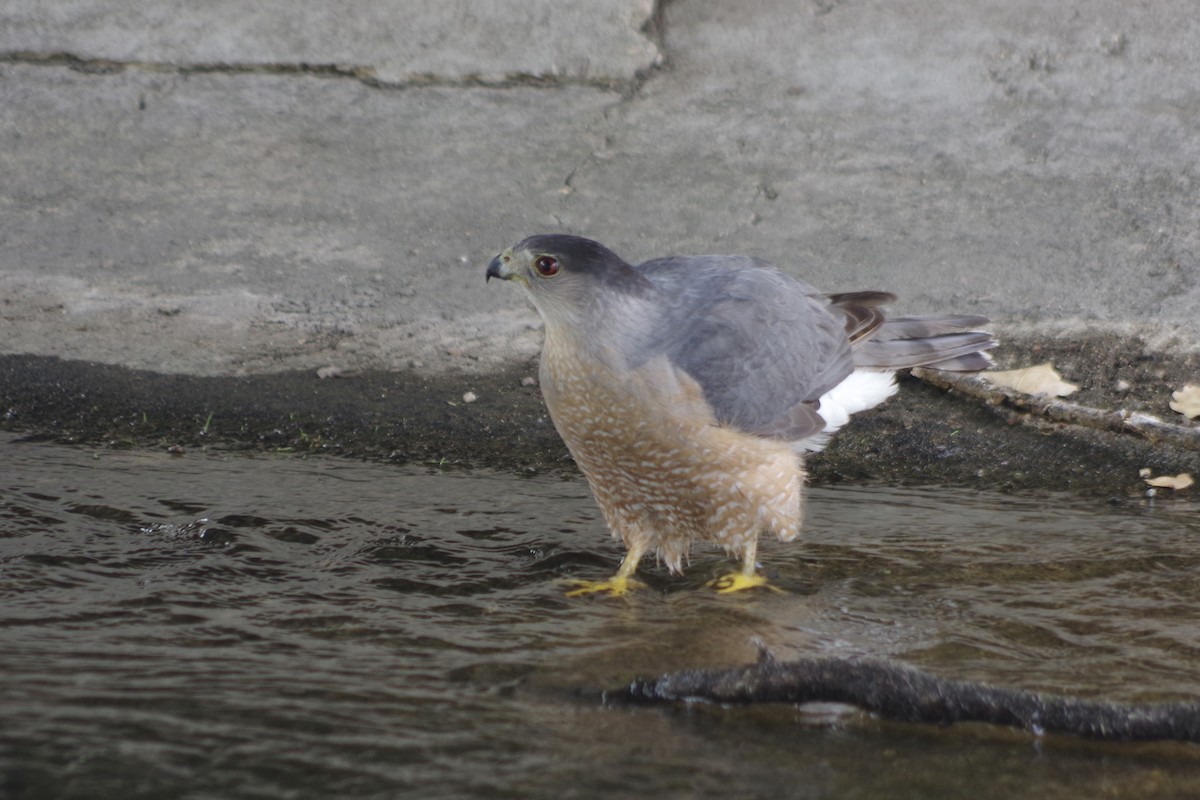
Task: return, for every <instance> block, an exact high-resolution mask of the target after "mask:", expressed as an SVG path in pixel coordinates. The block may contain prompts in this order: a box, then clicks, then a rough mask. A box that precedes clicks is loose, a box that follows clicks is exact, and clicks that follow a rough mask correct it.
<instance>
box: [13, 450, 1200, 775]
mask: <svg viewBox="0 0 1200 800" xmlns="http://www.w3.org/2000/svg"><path fill="white" fill-rule="evenodd" d="M0 455H2V460H0V464H2V466H0V676H3V680H2V681H0V718H2V719H3V726H2V728H0V769H2V771H3V776H2V778H0V781H2V782H0V797H13V798H24V797H29V798H34V797H80V798H83V797H87V798H99V797H120V798H151V797H162V798H223V797H251V798H258V797H262V798H307V797H314V798H315V797H320V798H340V797H380V798H384V797H388V798H390V797H421V798H441V797H447V798H449V797H485V796H486V797H555V798H558V797H564V798H565V797H643V796H644V797H656V798H666V797H671V798H673V797H680V798H683V797H701V798H704V797H713V798H716V797H720V798H729V797H779V796H786V797H812V798H824V797H838V798H847V797H851V798H884V797H886V798H905V797H913V798H918V797H919V798H961V797H963V796H972V797H973V798H987V797H997V798H1000V797H1003V798H1011V797H1095V796H1119V797H1132V798H1143V797H1146V798H1148V797H1171V796H1176V797H1193V796H1198V795H1200V749H1197V748H1196V747H1194V746H1191V745H1181V744H1148V745H1119V744H1095V743H1086V742H1081V741H1079V740H1075V739H1072V738H1070V737H1065V736H1047V737H1043V738H1034V737H1031V736H1029V735H1027V734H1024V733H1020V732H1010V731H1005V730H1001V729H997V728H988V727H984V726H955V727H950V728H933V727H928V726H917V725H903V724H895V723H882V722H878V721H874V720H871V719H869V718H867V717H865V716H863V715H857V714H850V715H845V716H840V717H833V718H828V719H825V718H814V717H812V716H810V715H806V714H803V713H801V712H800V711H798V710H796V709H793V708H790V707H761V708H754V709H744V708H743V709H721V708H716V707H711V706H698V707H689V708H654V709H630V708H610V707H606V706H604V705H602V704H601V703H600V702H598V699H597V697H598V693H597V690H599V689H602V688H604V687H609V686H617V685H620V684H622V683H624V682H625V681H627V680H628V679H629V678H630V677H632V676H634V675H637V674H652V673H655V672H661V671H665V670H672V669H682V668H686V667H693V666H720V665H730V664H736V663H741V662H745V661H747V660H750V659H752V658H753V657H754V651H755V646H754V644H753V641H752V640H753V639H754V638H755V637H757V638H759V639H761V640H763V641H765V642H766V643H767V644H768V645H770V646H771V647H772V648H773V649H774V650H775V652H776V653H777V654H778V655H779V656H780V657H784V658H786V657H796V656H801V655H821V654H831V655H857V654H866V655H870V656H874V657H879V658H891V659H896V660H899V661H903V662H905V663H910V664H915V665H918V666H920V667H922V668H924V669H927V670H929V671H932V672H935V673H937V674H940V675H943V676H946V677H952V678H969V679H980V680H986V681H988V682H992V683H997V684H1003V685H1008V686H1013V687H1019V688H1028V689H1041V690H1050V691H1056V692H1065V693H1072V694H1077V695H1081V696H1086V697H1094V698H1108V699H1113V700H1125V701H1134V700H1136V701H1147V700H1150V701H1152V700H1161V699H1191V700H1194V699H1198V698H1200V666H1198V664H1200V660H1198V658H1197V656H1198V655H1200V608H1198V603H1197V601H1198V600H1200V577H1198V576H1200V570H1198V568H1200V515H1198V514H1197V511H1200V506H1198V505H1197V504H1196V503H1195V502H1194V501H1189V500H1187V499H1186V498H1176V499H1169V498H1160V499H1158V500H1156V501H1154V503H1153V504H1149V503H1145V502H1142V501H1139V500H1137V499H1132V500H1131V501H1130V502H1128V503H1125V504H1120V505H1110V504H1105V503H1097V502H1095V501H1090V500H1081V499H1077V498H1073V497H1069V496H1062V495H1046V496H1040V497H1010V496H1005V495H1001V494H987V493H975V492H970V491H964V490H945V491H938V490H930V489H921V490H913V489H898V488H881V487H857V488H855V487H848V488H816V489H813V490H811V491H809V493H808V495H807V497H808V507H807V523H806V532H805V537H806V541H805V543H804V544H792V545H781V544H778V543H771V544H768V545H767V546H765V547H764V548H763V551H762V552H761V556H762V561H763V564H764V569H765V571H766V572H767V574H769V575H770V576H771V578H772V580H773V582H774V583H775V585H776V586H778V587H780V588H782V589H784V590H786V592H785V593H784V594H772V593H766V592H764V593H757V594H747V595H745V596H740V597H737V596H735V597H732V598H727V597H719V596H717V595H715V594H714V593H713V592H712V591H710V590H707V589H705V588H704V583H705V581H707V580H708V579H710V578H711V577H713V576H715V575H718V574H722V573H723V572H725V571H728V570H729V569H731V568H732V566H733V565H731V564H730V563H729V562H727V561H726V560H725V559H724V558H723V557H722V556H721V555H720V553H718V552H714V551H707V550H701V551H697V552H696V554H695V555H694V557H693V559H692V563H691V566H690V567H689V570H688V573H687V575H686V576H684V577H683V578H673V577H670V576H667V575H665V574H664V573H663V572H662V571H661V570H659V569H656V568H654V566H653V565H652V564H648V565H647V569H646V570H645V576H644V577H645V579H646V580H647V582H648V583H649V584H650V588H649V589H647V590H643V591H641V592H639V593H637V594H635V595H634V596H633V597H632V598H631V599H627V600H609V599H596V598H584V599H574V600H570V599H567V598H565V597H564V596H563V589H562V586H561V585H560V584H559V583H558V582H557V581H558V580H559V579H561V578H564V577H568V576H574V577H589V578H599V577H603V576H605V575H607V574H608V573H609V572H611V571H612V570H613V569H614V568H615V566H616V563H617V561H618V560H619V557H620V549H619V547H618V546H617V545H616V544H614V543H613V542H611V541H610V540H609V539H608V537H607V533H606V532H605V530H604V527H603V523H602V522H601V520H600V518H599V514H598V512H597V511H596V510H595V508H594V506H593V505H592V502H591V500H590V498H589V496H588V493H587V489H586V486H585V485H584V484H583V482H582V481H581V480H572V481H563V480H560V479H556V478H549V477H538V478H519V477H514V476H512V475H507V474H497V473H487V472H472V473H462V472H448V473H445V472H436V471H430V470H422V469H413V468H395V467H389V466H382V465H371V464H362V463H351V462H346V461H340V460H333V459H308V460H305V459H301V458H296V457H286V456H245V455H237V456H230V455H225V456H221V455H207V454H202V453H198V452H189V453H187V454H186V455H184V456H181V457H173V456H169V455H165V454H157V453H144V452H119V451H110V450H96V449H85V448H68V447H60V446H50V445H44V444H34V443H26V442H20V441H17V440H16V439H15V438H14V437H12V436H5V437H2V438H0Z"/></svg>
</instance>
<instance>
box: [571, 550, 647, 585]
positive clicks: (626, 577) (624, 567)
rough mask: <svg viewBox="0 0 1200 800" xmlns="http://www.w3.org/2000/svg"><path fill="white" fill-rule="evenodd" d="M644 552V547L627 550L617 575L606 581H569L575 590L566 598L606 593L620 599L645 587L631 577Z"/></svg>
mask: <svg viewBox="0 0 1200 800" xmlns="http://www.w3.org/2000/svg"><path fill="white" fill-rule="evenodd" d="M644 552H645V548H644V547H631V548H629V552H627V553H626V554H625V558H624V559H622V560H621V566H620V568H619V569H618V570H617V574H616V575H613V576H612V577H611V578H609V579H608V580H606V581H584V580H572V581H570V583H572V584H574V586H575V588H574V589H572V590H570V591H569V592H567V597H582V596H583V595H585V594H601V593H607V594H608V596H609V597H620V596H621V595H623V594H625V593H626V592H628V591H629V590H630V589H637V588H639V587H642V586H645V584H644V583H642V582H641V581H639V580H637V579H636V578H634V577H633V573H634V571H635V570H637V565H638V562H639V561H641V560H642V553H644Z"/></svg>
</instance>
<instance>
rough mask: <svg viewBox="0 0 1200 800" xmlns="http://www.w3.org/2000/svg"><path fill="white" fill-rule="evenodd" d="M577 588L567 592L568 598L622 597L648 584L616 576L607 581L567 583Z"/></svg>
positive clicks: (575, 581) (572, 581)
mask: <svg viewBox="0 0 1200 800" xmlns="http://www.w3.org/2000/svg"><path fill="white" fill-rule="evenodd" d="M567 583H570V584H571V585H573V586H574V587H575V588H574V589H571V590H570V591H568V592H567V597H583V596H584V595H585V594H603V593H607V594H608V596H609V597H620V596H621V595H623V594H625V593H626V592H628V591H630V590H632V589H640V588H642V587H643V586H645V585H646V584H644V583H642V582H641V581H639V580H635V579H633V578H627V577H625V576H623V575H614V576H612V577H611V578H609V579H608V580H606V581H582V580H570V581H567Z"/></svg>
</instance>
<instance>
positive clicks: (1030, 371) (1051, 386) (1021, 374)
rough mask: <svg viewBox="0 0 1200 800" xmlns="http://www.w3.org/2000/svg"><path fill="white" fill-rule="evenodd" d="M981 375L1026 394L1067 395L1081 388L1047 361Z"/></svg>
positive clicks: (997, 383) (993, 382) (990, 380)
mask: <svg viewBox="0 0 1200 800" xmlns="http://www.w3.org/2000/svg"><path fill="white" fill-rule="evenodd" d="M981 375H982V376H983V377H984V378H985V379H987V381H988V382H989V383H991V384H993V385H995V386H1003V387H1004V388H1006V389H1012V390H1014V391H1018V392H1024V393H1025V394H1044V395H1048V396H1050V397H1066V396H1067V395H1069V394H1073V393H1074V392H1075V391H1076V390H1078V389H1079V387H1078V386H1076V385H1075V384H1073V383H1067V382H1066V381H1064V380H1063V379H1062V375H1059V374H1058V370H1056V369H1055V368H1054V365H1053V364H1051V363H1050V362H1049V361H1047V362H1046V363H1045V364H1038V365H1037V366H1036V367H1025V368H1024V369H1009V370H1003V371H1000V372H984V373H981Z"/></svg>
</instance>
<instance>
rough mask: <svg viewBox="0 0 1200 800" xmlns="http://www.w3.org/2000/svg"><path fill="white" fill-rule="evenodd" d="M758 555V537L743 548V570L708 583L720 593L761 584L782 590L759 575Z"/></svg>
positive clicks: (775, 589)
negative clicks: (755, 563) (756, 560)
mask: <svg viewBox="0 0 1200 800" xmlns="http://www.w3.org/2000/svg"><path fill="white" fill-rule="evenodd" d="M757 555H758V539H757V537H756V538H754V539H751V540H750V544H748V545H746V547H745V548H743V550H742V570H741V572H731V573H729V574H728V575H722V576H721V577H719V578H716V579H714V580H711V581H709V583H708V585H709V586H711V587H713V588H714V589H716V590H717V593H718V594H732V593H734V592H740V591H743V590H745V589H756V588H758V587H759V586H765V587H767V588H768V589H770V590H771V591H773V592H781V590H780V589H777V588H775V587H774V586H771V585H770V584H768V583H767V579H766V578H764V577H763V576H762V575H759V574H758V573H757V572H756V571H755V568H754V562H755V558H756V557H757Z"/></svg>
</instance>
